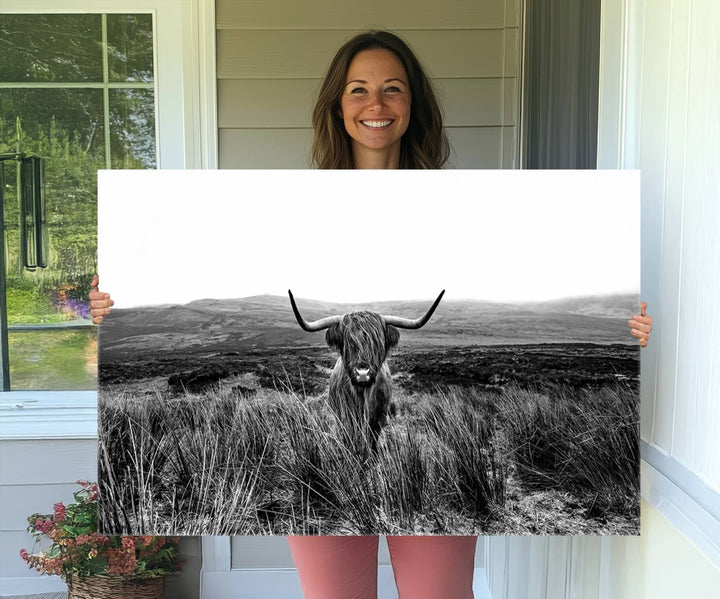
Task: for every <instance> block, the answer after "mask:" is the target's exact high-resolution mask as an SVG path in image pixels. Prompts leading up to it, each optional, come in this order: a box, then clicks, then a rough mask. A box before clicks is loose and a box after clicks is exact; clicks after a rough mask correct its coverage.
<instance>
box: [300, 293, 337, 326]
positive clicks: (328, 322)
mask: <svg viewBox="0 0 720 599" xmlns="http://www.w3.org/2000/svg"><path fill="white" fill-rule="evenodd" d="M288 295H289V296H290V304H291V305H292V309H293V312H294V313H295V318H296V319H297V321H298V324H299V325H300V326H301V327H302V328H303V329H305V330H306V331H308V332H309V333H314V332H315V331H322V330H323V329H329V328H330V327H331V326H332V325H334V324H335V323H336V322H340V320H341V319H342V316H327V317H325V318H321V319H320V320H314V321H313V322H307V321H306V320H305V319H304V318H303V317H302V316H301V315H300V310H298V307H297V305H296V304H295V298H294V297H293V294H292V291H290V290H289V289H288Z"/></svg>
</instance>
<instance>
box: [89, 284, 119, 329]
mask: <svg viewBox="0 0 720 599" xmlns="http://www.w3.org/2000/svg"><path fill="white" fill-rule="evenodd" d="M99 281H100V279H99V278H98V276H97V275H95V276H94V277H93V280H92V283H91V284H90V286H91V287H95V289H94V290H91V291H90V293H89V294H88V299H89V300H90V316H92V321H93V322H94V323H95V324H100V323H101V322H102V321H103V317H104V316H107V315H108V314H110V306H113V305H114V304H115V302H114V301H112V300H111V299H110V294H109V293H102V292H101V291H100V290H99V289H98V288H97V286H98V283H99Z"/></svg>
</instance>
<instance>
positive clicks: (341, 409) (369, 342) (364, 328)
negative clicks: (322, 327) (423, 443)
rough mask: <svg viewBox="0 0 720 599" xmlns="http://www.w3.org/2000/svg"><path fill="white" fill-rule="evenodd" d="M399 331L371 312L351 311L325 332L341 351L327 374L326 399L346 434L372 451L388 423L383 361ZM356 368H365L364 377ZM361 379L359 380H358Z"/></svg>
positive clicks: (389, 392) (387, 375)
mask: <svg viewBox="0 0 720 599" xmlns="http://www.w3.org/2000/svg"><path fill="white" fill-rule="evenodd" d="M399 338H400V334H399V332H398V330H397V329H396V328H395V327H394V326H391V325H388V324H386V323H385V321H384V320H383V318H382V316H380V315H379V314H376V313H374V312H366V311H359V312H351V313H350V314H345V316H343V318H342V320H341V321H340V322H339V323H336V324H334V325H332V326H331V327H330V328H329V329H328V330H327V333H326V334H325V340H326V341H327V344H328V345H329V346H330V347H332V348H334V349H336V350H337V351H338V352H339V353H340V357H339V358H338V361H337V363H336V364H335V368H334V369H333V372H332V374H331V375H330V390H329V396H328V402H329V404H330V406H331V408H332V409H333V410H334V411H335V413H336V414H337V416H338V418H339V419H340V422H342V423H343V425H344V426H345V427H346V431H347V433H348V437H349V438H352V439H353V440H357V432H361V433H362V436H363V437H365V439H366V440H367V443H368V444H369V446H370V448H371V450H372V451H373V452H374V451H375V450H376V449H377V441H378V437H379V435H380V432H381V431H382V429H383V427H384V426H385V425H386V424H387V418H388V411H389V410H390V401H391V397H392V386H391V382H392V381H391V378H390V370H389V369H388V367H387V364H386V363H385V360H386V358H387V356H388V353H389V352H390V350H391V349H392V348H393V347H395V346H396V345H397V342H398V339H399ZM358 370H361V371H363V373H365V371H367V374H365V376H364V377H359V376H358ZM359 379H362V380H359Z"/></svg>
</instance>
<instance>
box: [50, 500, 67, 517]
mask: <svg viewBox="0 0 720 599" xmlns="http://www.w3.org/2000/svg"><path fill="white" fill-rule="evenodd" d="M53 508H54V510H55V516H54V520H55V522H61V521H62V520H65V505H64V504H63V503H62V501H61V502H60V503H56V504H55V505H54V506H53Z"/></svg>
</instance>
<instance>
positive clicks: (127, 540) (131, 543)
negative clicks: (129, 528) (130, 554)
mask: <svg viewBox="0 0 720 599" xmlns="http://www.w3.org/2000/svg"><path fill="white" fill-rule="evenodd" d="M120 542H121V543H122V546H123V547H124V548H125V549H135V539H133V538H132V537H123V538H122V541H120Z"/></svg>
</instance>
